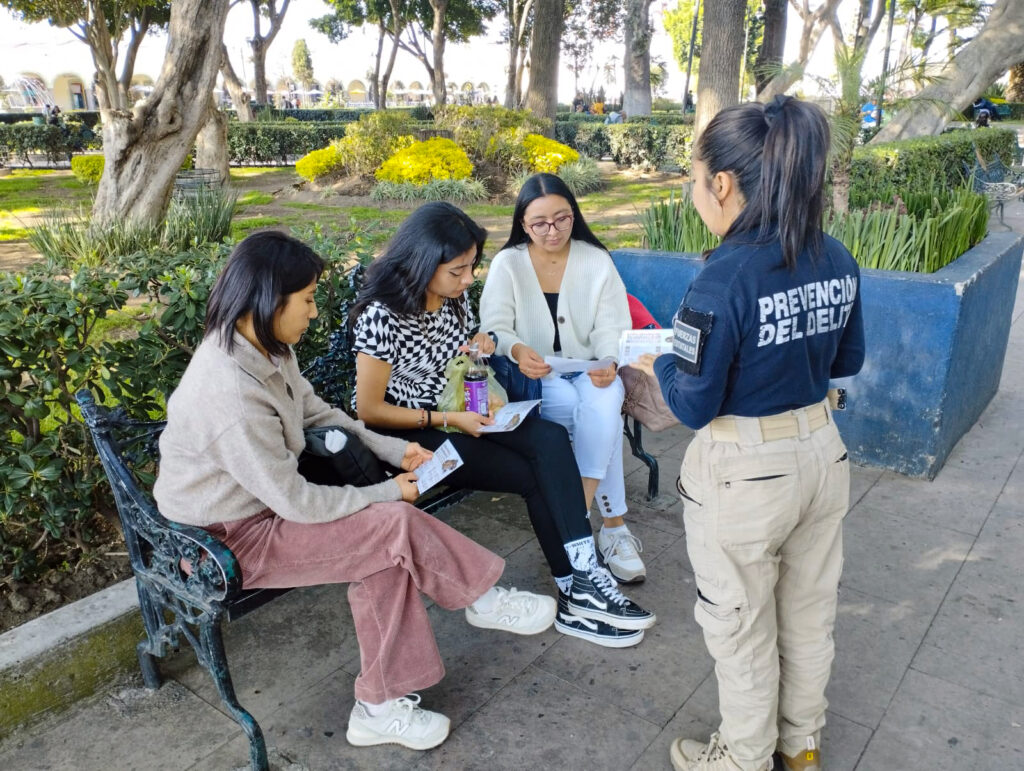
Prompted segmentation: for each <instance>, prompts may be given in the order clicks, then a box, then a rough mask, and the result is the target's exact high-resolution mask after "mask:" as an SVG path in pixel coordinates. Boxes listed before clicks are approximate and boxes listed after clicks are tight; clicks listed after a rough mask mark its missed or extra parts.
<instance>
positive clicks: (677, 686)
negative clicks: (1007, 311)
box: [0, 202, 1024, 771]
mask: <svg viewBox="0 0 1024 771" xmlns="http://www.w3.org/2000/svg"><path fill="white" fill-rule="evenodd" d="M1007 221H1008V223H1012V224H1013V226H1014V229H1015V230H1016V231H1017V232H1024V204H1020V203H1017V202H1015V203H1014V204H1012V205H1011V206H1008V207H1007ZM1022 403H1024V282H1022V285H1021V286H1020V287H1019V288H1018V294H1017V302H1016V307H1015V309H1014V323H1013V326H1012V330H1011V333H1010V345H1009V350H1008V353H1007V357H1006V364H1005V367H1004V372H1003V378H1002V383H1001V386H1000V390H999V392H998V394H997V395H996V396H995V398H994V399H993V400H992V402H991V404H990V405H989V407H988V409H987V410H986V411H985V413H984V414H983V415H982V417H981V419H980V420H979V421H978V423H977V424H976V425H975V426H974V428H973V429H972V430H971V431H970V432H969V433H968V434H967V435H966V436H965V437H964V438H963V439H962V440H961V441H960V443H959V444H958V445H957V447H956V448H955V450H954V452H953V454H952V455H951V457H950V458H949V460H948V462H947V463H946V466H945V468H944V469H943V470H942V471H941V472H940V474H939V475H938V477H937V478H936V479H935V480H934V481H932V482H926V481H920V480H914V479H907V478H905V477H901V476H899V475H897V474H894V473H890V472H885V471H881V470H878V469H870V468H861V467H856V468H854V470H853V484H852V487H853V489H852V498H851V502H852V504H853V505H852V509H851V511H850V513H849V515H848V517H847V520H846V530H845V533H846V563H845V570H844V573H843V582H842V589H841V595H840V604H839V616H838V622H837V629H836V633H835V637H836V648H837V653H836V661H835V666H834V670H833V676H832V681H831V684H830V686H829V689H828V698H829V702H830V707H829V711H828V725H827V726H826V728H825V732H824V737H823V746H824V757H825V760H826V767H827V768H829V769H831V770H832V771H845V770H846V769H860V770H863V771H868V770H872V771H873V770H874V769H930V770H939V769H951V770H952V769H956V770H957V771H963V770H964V769H979V770H984V771H989V770H991V771H1003V770H1004V769H1005V770H1010V769H1021V768H1024V655H1022V654H1024V651H1022V642H1021V641H1022V640H1024V617H1022V614H1021V607H1022V606H1024V580H1022V579H1024V558H1022V556H1021V555H1022V554H1024V461H1022V455H1024V408H1022V406H1021V405H1022ZM691 436H692V433H691V432H689V431H687V430H684V429H681V428H680V429H677V430H670V431H666V432H663V433H661V434H654V435H649V436H648V437H647V438H646V443H647V444H648V446H649V449H651V450H652V452H655V453H656V454H657V455H658V457H659V459H660V464H661V494H660V495H659V497H658V498H657V499H655V500H654V501H653V502H651V503H649V504H648V503H645V502H644V501H643V498H644V493H645V490H646V468H644V467H642V466H640V465H639V463H638V462H636V461H634V460H632V459H630V460H629V466H628V468H627V473H628V477H627V484H628V492H629V496H630V501H631V506H632V511H631V514H630V521H631V527H632V529H633V531H634V532H635V533H636V534H637V535H638V536H640V537H641V538H642V540H643V543H644V548H645V551H644V557H645V559H646V561H647V565H648V570H649V573H648V580H647V582H646V583H645V584H643V585H642V586H640V587H639V588H636V589H630V591H629V593H630V594H631V595H632V596H633V597H634V598H635V599H636V600H637V601H638V602H640V603H641V604H643V605H645V606H646V607H649V608H652V609H654V610H655V611H656V612H657V613H658V617H659V623H658V624H657V626H655V627H654V628H653V629H652V630H650V631H648V633H647V637H646V639H645V640H644V642H643V643H642V644H641V645H640V646H639V647H637V648H633V649H627V650H621V651H613V650H608V649H604V648H599V647H596V646H593V645H589V644H587V643H584V642H581V641H579V640H576V639H574V638H567V637H563V636H562V635H560V634H558V633H557V632H555V631H553V630H549V631H547V632H545V633H543V634H541V635H537V636H535V637H525V638H524V637H517V636H514V635H507V634H501V633H499V632H490V631H484V630H478V629H474V628H473V627H470V626H469V625H467V624H466V623H465V620H464V618H463V616H462V614H461V613H451V612H447V611H444V610H442V609H440V608H438V607H432V608H431V609H430V615H431V617H432V620H433V624H434V629H435V632H436V635H437V638H438V643H439V646H440V649H441V652H442V655H443V656H444V660H445V665H446V667H447V670H448V675H447V677H446V678H445V680H444V681H443V682H442V683H441V684H440V685H438V686H436V687H434V688H432V689H430V690H428V691H425V692H424V693H423V700H424V704H425V706H428V707H430V708H433V709H438V710H441V711H443V712H444V713H445V714H447V715H448V716H449V717H450V718H451V720H452V733H451V736H450V737H449V738H448V740H447V741H446V742H445V743H444V744H443V745H441V746H440V747H439V748H437V749H435V750H433V751H430V752H426V753H417V752H413V751H410V750H403V749H398V748H371V749H356V748H353V747H350V746H349V745H348V743H347V742H346V741H345V738H344V734H345V728H346V722H347V717H348V713H349V710H350V709H351V706H352V700H353V696H352V687H353V682H354V679H355V675H356V673H357V672H358V668H359V656H358V649H357V646H356V641H355V636H354V634H353V628H352V619H351V615H350V613H349V609H348V604H347V602H346V599H345V591H344V588H343V587H331V586H327V587H317V588H313V589H306V590H297V591H294V592H292V593H291V594H289V595H287V596H285V597H284V598H282V599H279V600H277V601H275V602H273V603H271V604H270V605H269V606H266V607H264V608H262V609H260V610H259V611H257V612H255V613H253V614H251V615H249V616H248V617H246V618H244V619H242V620H241V621H238V622H235V623H233V624H231V625H229V626H228V628H227V629H226V639H227V648H228V652H229V659H230V661H231V664H232V673H233V676H234V682H235V687H236V690H237V691H238V695H239V699H240V700H241V702H242V704H243V705H245V706H246V707H247V708H248V709H249V710H250V711H251V712H252V713H253V714H254V715H255V716H256V718H257V720H258V721H259V722H260V724H261V725H262V726H263V730H264V732H265V734H266V736H267V743H268V746H269V747H270V748H271V761H272V764H273V766H274V768H275V769H289V770H290V771H299V770H301V769H311V770H313V771H319V770H320V769H392V768H394V769H477V768H487V769H512V768H516V769H519V768H534V769H588V770H589V769H594V770H596V769H615V770H616V771H618V770H619V769H644V770H647V769H651V770H652V771H657V770H661V769H671V764H670V762H669V759H668V746H669V743H670V742H671V740H672V739H673V738H674V737H676V736H679V735H687V736H693V737H701V738H703V737H706V736H707V734H708V733H709V732H710V731H711V730H712V729H713V728H714V727H715V725H716V720H717V694H716V688H715V680H714V674H713V665H712V661H711V659H710V658H709V656H708V654H707V653H706V651H705V648H704V643H703V640H702V638H701V635H700V631H699V629H698V627H697V625H696V623H695V622H694V620H693V614H692V604H693V595H694V591H693V576H692V572H691V570H690V565H689V562H688V559H687V556H686V550H685V548H684V537H683V529H682V526H681V523H680V514H681V510H682V509H681V506H680V504H679V501H678V499H677V497H676V496H675V495H674V494H670V493H672V492H673V491H674V482H675V478H676V475H677V472H678V467H679V463H680V461H681V459H682V455H683V452H684V451H685V449H686V446H687V444H688V442H689V441H690V438H691ZM450 521H451V523H452V524H453V525H455V526H456V527H458V528H460V529H461V530H463V531H464V532H465V533H467V534H468V535H469V536H471V537H473V538H475V539H476V540H478V541H480V542H481V543H483V544H484V545H486V546H488V547H489V548H491V549H493V550H494V551H496V552H498V553H500V554H502V555H503V556H505V558H506V559H507V561H508V568H507V571H506V575H505V579H504V580H505V581H506V582H511V583H513V584H515V585H516V586H518V587H520V588H524V589H531V590H538V591H544V592H548V593H552V590H553V586H552V585H551V582H550V578H549V577H548V576H547V575H546V568H545V566H544V561H543V559H542V556H541V553H540V549H539V548H538V547H537V544H536V541H535V539H534V537H533V534H532V531H531V530H530V526H529V523H528V520H527V517H526V513H525V509H524V507H523V505H522V503H521V502H520V501H519V499H517V498H515V497H511V496H501V495H488V494H484V493H478V494H477V495H475V496H473V497H472V498H470V499H469V500H468V501H466V502H465V503H464V504H463V505H461V506H459V507H458V508H457V509H454V510H452V511H451V512H450ZM164 671H165V672H166V673H168V675H169V677H168V682H167V684H166V685H165V686H164V687H163V688H162V689H161V690H160V691H157V692H155V693H150V692H148V691H146V690H144V689H143V688H141V687H140V685H141V681H139V680H138V679H136V680H134V681H131V682H126V683H119V684H117V685H116V686H113V687H111V688H110V689H108V690H107V691H106V692H105V693H103V694H101V695H99V696H96V697H94V698H92V699H90V700H87V701H84V702H81V703H79V704H77V705H75V706H73V707H72V708H71V709H70V711H69V712H67V713H65V714H64V715H62V716H59V717H56V718H54V719H52V720H50V721H49V722H48V723H45V724H42V725H39V726H36V727H34V728H32V729H30V730H28V731H23V732H21V733H17V734H15V735H13V736H11V737H9V738H8V739H6V740H5V741H4V742H3V744H0V768H3V769H19V771H20V770H22V769H78V770H80V771H90V770H92V769H117V770H120V769H161V770H163V769H236V768H244V767H247V758H248V755H247V743H246V740H245V738H244V736H243V735H242V733H241V731H240V729H239V728H238V726H237V725H236V724H235V723H234V722H233V721H232V720H231V719H230V718H229V717H227V716H226V714H225V713H224V712H223V710H222V709H221V706H220V702H219V699H218V698H217V695H216V692H215V691H214V688H213V685H212V682H211V681H210V679H209V677H208V676H207V675H206V674H205V672H204V671H203V670H201V669H200V668H198V667H197V666H196V665H195V663H194V657H193V656H192V654H191V652H182V653H180V654H178V655H177V656H176V657H174V659H173V661H172V662H171V664H170V665H165V666H164Z"/></svg>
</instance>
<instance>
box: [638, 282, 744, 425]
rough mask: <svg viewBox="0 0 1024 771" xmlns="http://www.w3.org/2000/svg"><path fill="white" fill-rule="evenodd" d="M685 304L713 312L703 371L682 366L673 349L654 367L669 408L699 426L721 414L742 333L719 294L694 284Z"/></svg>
mask: <svg viewBox="0 0 1024 771" xmlns="http://www.w3.org/2000/svg"><path fill="white" fill-rule="evenodd" d="M683 305H684V306H686V307H688V308H691V309H692V310H695V311H699V312H701V313H710V314H711V315H712V322H711V331H710V332H708V334H707V339H706V342H705V343H704V348H703V350H702V351H701V354H700V371H699V373H698V374H696V375H693V374H690V373H688V372H684V371H683V370H681V369H679V368H678V367H677V366H676V355H675V354H674V353H667V354H664V355H662V356H659V357H658V359H657V361H655V363H654V371H655V373H656V374H657V376H658V382H659V383H660V384H661V393H662V395H663V396H664V397H665V403H666V404H668V406H669V409H671V410H672V413H673V414H674V415H675V416H676V417H677V418H679V421H680V422H681V423H682V424H683V425H685V426H689V427H690V428H692V429H694V430H697V429H698V428H702V427H704V426H706V425H707V424H708V423H710V422H711V421H712V420H714V419H715V418H716V417H717V416H718V412H719V410H720V409H721V406H722V402H723V401H724V399H725V393H726V386H727V385H728V380H729V370H730V368H731V366H732V362H733V360H734V359H735V357H736V352H737V350H738V349H739V344H740V337H739V330H738V327H737V323H736V319H735V318H734V316H733V313H732V310H731V309H730V308H729V306H728V305H727V304H726V303H725V302H723V301H722V300H721V299H720V298H718V297H717V296H715V295H713V294H708V293H704V292H701V291H699V290H697V291H695V290H694V289H693V288H691V290H690V292H689V293H688V294H687V295H686V299H685V300H684V301H683Z"/></svg>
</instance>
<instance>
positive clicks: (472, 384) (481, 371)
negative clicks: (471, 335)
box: [463, 343, 490, 415]
mask: <svg viewBox="0 0 1024 771" xmlns="http://www.w3.org/2000/svg"><path fill="white" fill-rule="evenodd" d="M463 388H464V390H465V394H466V412H478V413H480V414H481V415H486V414H487V413H488V412H489V411H490V410H489V409H488V405H487V367H486V365H484V363H483V362H482V361H480V346H479V345H477V344H476V343H473V344H472V345H470V346H469V369H468V370H466V377H465V378H464V379H463Z"/></svg>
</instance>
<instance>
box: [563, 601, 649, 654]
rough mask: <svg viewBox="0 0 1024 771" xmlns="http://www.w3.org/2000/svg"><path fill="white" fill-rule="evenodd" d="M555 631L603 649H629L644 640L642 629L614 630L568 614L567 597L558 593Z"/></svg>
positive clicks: (609, 626) (608, 625) (603, 624)
mask: <svg viewBox="0 0 1024 771" xmlns="http://www.w3.org/2000/svg"><path fill="white" fill-rule="evenodd" d="M555 629H557V630H558V631H559V632H561V633H562V634H567V635H569V636H570V637H579V638H580V639H581V640H588V641H589V642H592V643H594V644H595V645H603V646H604V647H605V648H631V647H632V646H634V645H639V644H640V641H641V640H643V639H644V631H643V630H642V629H635V630H633V629H616V628H615V627H614V626H611V625H610V624H606V623H604V622H603V621H594V620H593V619H592V618H580V617H579V616H574V615H573V614H572V613H570V612H569V596H568V595H566V594H562V593H561V592H559V593H558V615H557V616H555Z"/></svg>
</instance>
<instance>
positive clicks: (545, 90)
mask: <svg viewBox="0 0 1024 771" xmlns="http://www.w3.org/2000/svg"><path fill="white" fill-rule="evenodd" d="M534 2H535V7H534V16H533V35H532V37H531V39H530V87H529V89H528V90H527V92H526V108H527V109H528V110H532V111H533V114H534V115H536V116H538V117H541V118H550V119H551V120H552V121H554V118H555V112H556V111H557V110H558V58H559V51H560V49H561V40H562V25H563V24H564V18H565V0H534Z"/></svg>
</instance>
